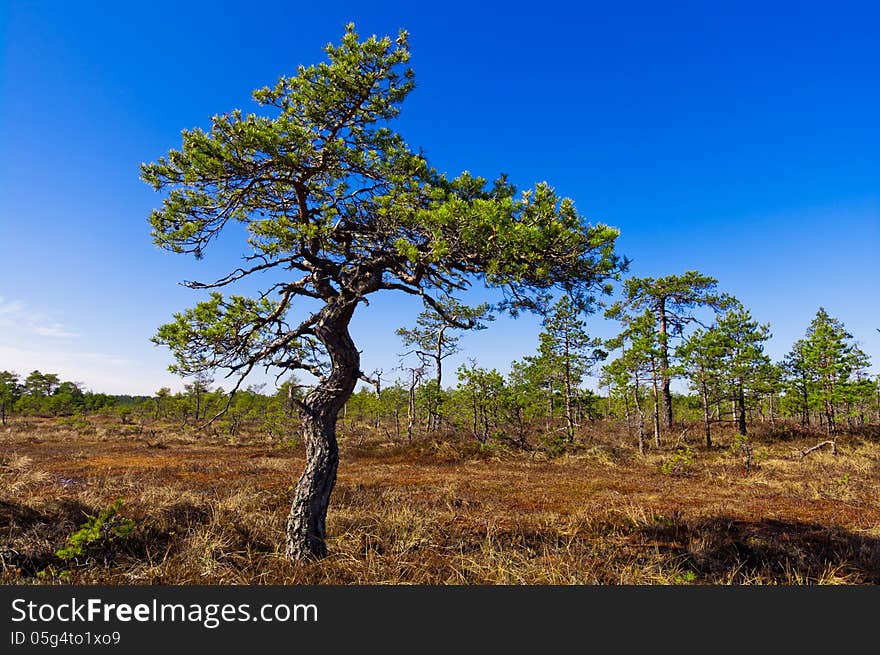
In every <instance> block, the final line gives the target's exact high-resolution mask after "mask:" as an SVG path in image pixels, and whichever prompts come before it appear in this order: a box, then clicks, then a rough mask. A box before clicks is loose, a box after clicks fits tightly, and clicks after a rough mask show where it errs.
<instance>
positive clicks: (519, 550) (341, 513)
mask: <svg viewBox="0 0 880 655" xmlns="http://www.w3.org/2000/svg"><path fill="white" fill-rule="evenodd" d="M130 432H131V431H127V432H126V433H125V434H122V433H120V432H119V431H118V429H117V426H112V425H100V424H96V425H94V426H93V429H90V430H83V429H79V430H72V429H68V428H66V427H63V426H58V425H57V424H56V423H54V422H52V421H38V420H34V419H30V420H29V421H27V422H24V421H13V422H12V423H11V424H10V425H9V426H7V427H6V428H5V429H4V430H3V431H2V432H0V443H2V451H0V453H2V454H0V567H2V568H0V581H2V582H3V583H6V584H31V583H39V584H46V583H56V582H65V583H67V582H71V583H96V584H627V585H649V584H650V585H656V584H712V585H722V584H724V585H727V584H733V585H745V584H783V585H806V584H878V583H880V499H878V478H880V475H878V474H880V443H878V439H877V435H876V434H875V435H871V434H862V435H849V436H844V437H841V439H840V444H839V447H840V454H839V455H838V456H836V457H835V456H833V455H831V454H829V453H827V452H815V453H813V454H811V455H810V456H808V457H806V458H802V457H801V456H800V449H803V448H805V447H806V446H808V445H811V444H812V443H815V442H816V441H815V437H814V436H810V435H791V434H783V435H781V438H780V435H779V434H776V435H770V434H767V435H765V436H764V437H762V438H757V442H756V444H755V451H754V452H755V454H756V457H755V459H756V461H757V467H756V468H752V469H751V470H750V471H746V470H745V469H744V467H743V464H742V458H741V457H740V455H739V454H738V453H735V452H732V451H731V450H729V449H726V448H724V447H723V445H722V447H720V448H717V449H714V450H712V451H706V450H705V449H703V448H701V447H700V446H699V445H698V444H695V443H691V444H689V445H690V448H691V458H690V460H691V461H690V462H688V463H687V465H685V466H684V467H679V468H678V469H676V470H675V474H664V473H663V472H662V468H663V464H664V463H666V462H668V461H669V459H670V458H671V457H672V456H673V455H674V452H673V448H672V446H673V445H675V444H670V447H669V448H668V449H661V450H659V451H656V450H655V451H649V452H648V454H646V455H644V456H640V455H638V453H637V452H636V451H635V450H634V449H633V448H632V446H631V445H629V444H628V441H627V440H626V439H624V438H623V437H622V436H621V435H619V434H615V433H613V431H609V432H605V433H603V431H602V428H601V426H591V429H590V437H589V439H587V440H586V443H584V444H583V445H582V446H581V447H580V448H578V449H575V450H574V451H573V452H571V453H569V454H567V455H564V456H561V457H558V458H554V459H550V458H548V457H546V456H545V455H543V454H542V453H537V452H531V453H523V452H514V451H510V450H506V449H504V448H496V449H492V450H490V451H480V450H479V449H478V448H476V447H475V446H474V445H473V444H469V443H466V442H463V443H450V442H448V441H443V442H440V441H433V440H428V439H425V440H421V441H418V442H417V443H415V444H412V445H401V444H392V443H386V442H384V441H382V439H384V438H385V437H384V435H383V436H378V435H377V436H373V437H369V436H368V437H364V435H363V434H359V436H358V437H357V438H356V439H355V438H348V439H346V438H343V440H342V442H341V451H342V463H341V466H340V471H339V480H338V483H337V487H336V490H335V492H334V496H333V502H332V504H331V508H330V516H329V519H328V532H329V535H330V539H329V544H328V545H329V549H330V555H329V556H328V557H327V558H326V559H324V560H321V561H318V562H313V563H309V564H307V565H304V566H294V565H291V564H290V563H289V562H287V561H286V560H285V559H284V557H283V550H282V546H283V529H284V521H285V518H286V513H287V509H288V506H289V502H290V498H291V492H292V486H293V484H294V483H295V481H296V477H297V476H298V473H299V470H300V468H301V466H302V459H303V451H302V448H301V447H298V448H289V447H279V446H277V445H276V444H273V443H269V442H266V441H262V440H252V441H249V440H247V439H242V438H239V439H237V440H236V442H235V443H234V444H230V443H226V442H224V441H222V440H219V439H213V440H209V439H207V438H198V437H197V436H194V435H192V434H177V433H174V432H173V431H167V430H166V431H163V430H161V429H159V428H154V429H150V430H146V431H143V432H141V433H130ZM727 441H729V435H727V436H726V437H725V435H721V436H720V437H719V442H720V443H722V444H724V443H726V442H727ZM678 445H681V444H678ZM117 498H122V499H123V500H124V506H123V509H122V515H123V516H125V517H127V518H131V519H133V520H134V522H135V528H134V531H133V532H132V533H131V534H130V535H129V536H127V537H125V538H120V539H116V540H114V541H112V542H108V543H105V544H103V545H102V551H101V557H83V558H80V559H79V560H77V561H76V562H75V563H72V564H71V563H65V562H63V561H61V560H60V559H59V558H58V557H57V556H56V555H55V551H56V550H57V549H58V548H60V547H62V546H63V545H64V544H65V542H66V539H67V537H68V536H69V535H70V534H71V533H72V532H74V531H75V530H76V529H77V527H78V526H79V525H81V524H82V522H83V521H84V520H85V518H86V516H87V515H95V514H97V513H98V512H99V511H100V510H101V509H103V508H105V507H107V506H109V505H110V504H111V503H112V502H113V501H114V500H115V499H117Z"/></svg>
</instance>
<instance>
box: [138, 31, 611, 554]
mask: <svg viewBox="0 0 880 655" xmlns="http://www.w3.org/2000/svg"><path fill="white" fill-rule="evenodd" d="M326 54H327V61H325V62H322V63H319V64H316V65H313V66H308V67H306V66H300V67H299V68H298V70H297V74H296V75H295V76H292V77H281V78H280V79H279V80H278V82H277V83H276V84H275V85H274V86H272V87H265V88H262V89H258V90H257V91H255V92H254V94H253V97H254V99H255V100H256V102H257V103H258V104H259V105H260V107H261V108H262V109H263V112H262V113H260V114H255V113H251V114H245V113H244V112H242V111H241V110H233V111H230V112H228V113H225V114H221V115H217V116H214V117H213V118H212V121H211V127H210V129H208V130H202V129H191V130H185V131H184V132H183V144H182V146H181V148H180V149H178V150H171V151H170V152H169V153H168V154H167V156H164V157H160V158H159V159H158V160H157V161H156V162H154V163H150V164H144V165H143V166H142V167H141V172H142V177H143V179H144V180H145V181H146V182H148V183H149V184H151V185H152V186H153V187H154V188H155V189H156V190H157V191H161V192H163V193H164V197H163V201H162V206H161V207H160V208H158V209H156V210H155V211H153V212H152V214H151V216H150V223H151V225H152V235H153V239H154V241H155V243H156V244H157V245H158V246H160V247H161V248H164V249H167V250H170V251H172V252H177V253H191V254H193V255H194V256H195V257H196V258H200V257H202V256H203V254H204V251H205V249H206V248H207V247H208V246H209V245H210V244H211V243H212V242H213V241H215V240H216V239H217V238H219V236H220V234H221V232H223V231H224V228H226V227H227V226H228V225H230V224H240V225H241V226H243V228H244V232H245V234H246V235H247V237H246V240H245V243H244V244H242V245H243V246H244V247H243V253H242V256H243V258H244V264H243V265H241V266H236V267H235V268H233V269H232V270H231V271H230V272H229V273H228V274H227V275H225V276H224V277H222V278H220V279H217V280H214V281H208V282H188V283H187V285H188V286H190V287H192V288H194V289H209V290H211V295H210V297H209V298H208V299H207V300H204V301H202V302H199V303H198V304H196V306H195V307H193V308H192V309H188V310H185V311H183V312H180V313H178V314H176V315H175V317H174V321H173V322H171V323H168V324H166V325H163V326H162V327H160V328H159V330H158V333H157V335H156V337H155V341H156V343H159V344H164V345H166V346H168V347H169V348H170V349H171V351H172V352H173V354H174V356H175V359H176V363H175V365H174V369H175V370H176V371H177V372H179V373H181V374H184V375H195V374H199V373H204V372H213V371H215V370H218V369H219V370H225V371H226V374H227V376H233V377H235V378H236V383H235V386H234V389H237V388H238V386H239V385H240V384H241V383H242V381H243V380H244V379H245V378H246V376H247V375H248V374H249V373H250V372H251V371H252V370H253V369H254V367H256V366H258V365H261V366H265V367H267V368H269V369H271V368H275V369H280V371H281V374H284V372H286V371H293V370H305V371H308V372H309V373H311V374H313V375H314V376H315V377H316V378H317V380H318V384H317V386H316V387H315V388H314V389H313V390H312V391H311V392H310V393H309V394H308V395H307V396H306V397H305V398H304V399H302V400H301V401H300V407H301V409H302V411H303V412H304V414H305V415H306V416H307V417H308V418H309V420H308V421H307V422H306V427H305V428H304V432H305V440H306V443H307V468H306V471H305V472H304V474H303V477H302V478H301V479H300V485H299V486H298V491H297V497H296V500H295V501H294V508H295V509H294V510H292V513H291V521H292V522H291V524H290V525H289V526H288V537H289V544H288V545H289V549H288V552H289V554H290V555H291V556H292V557H294V558H297V559H299V558H300V557H301V556H303V555H304V554H309V553H310V554H323V552H324V545H323V544H324V541H323V530H324V528H323V520H324V519H323V515H324V513H325V512H326V504H327V502H328V500H329V494H330V491H331V490H332V488H333V484H334V482H335V471H336V462H337V458H338V453H337V448H336V443H335V422H336V414H337V412H338V411H339V410H340V409H341V407H342V405H343V404H344V403H345V401H346V400H347V398H348V397H349V396H350V395H351V393H352V391H353V389H354V386H355V384H356V382H357V378H358V377H359V376H363V373H362V372H361V371H360V358H359V352H358V350H357V348H356V346H355V344H354V342H353V341H352V339H351V337H350V335H349V333H348V326H349V323H350V321H351V318H352V316H353V313H354V311H355V309H356V307H357V305H359V304H360V303H362V302H367V298H368V296H370V294H373V293H376V292H381V291H398V292H401V293H406V294H411V295H414V296H418V297H420V298H421V299H422V300H423V302H424V303H425V304H426V305H427V306H428V307H430V308H431V309H433V310H434V311H436V312H437V313H438V314H439V315H440V316H441V317H442V318H443V319H444V320H445V321H447V322H448V323H449V324H450V325H453V326H458V327H468V326H469V323H467V322H462V321H461V320H459V319H457V318H456V317H454V316H450V315H449V314H448V313H446V312H445V310H444V306H445V302H446V301H447V300H448V299H450V298H453V297H455V296H456V295H457V294H460V293H462V292H464V291H466V290H467V289H468V288H469V287H470V286H472V285H473V284H474V283H476V282H481V283H483V284H485V285H486V286H488V287H491V288H494V289H498V290H500V291H501V294H500V298H501V299H500V300H499V301H498V302H497V303H496V304H495V307H494V308H495V309H497V310H502V309H503V310H507V311H510V312H511V313H513V314H516V313H517V312H519V311H521V310H523V309H529V310H539V309H542V308H544V307H546V305H547V303H548V302H549V300H550V299H551V297H552V296H553V294H554V292H556V291H559V290H564V291H565V292H566V293H567V294H569V295H570V296H571V297H572V298H573V299H574V301H575V302H576V303H578V304H580V305H582V306H587V305H588V304H590V303H592V302H594V300H595V296H596V295H597V294H601V293H603V292H608V291H610V288H609V287H608V281H609V279H610V278H611V277H613V276H614V275H616V274H617V273H618V272H619V271H621V270H622V269H623V268H624V267H625V265H626V262H625V260H623V259H621V258H620V257H619V256H618V255H617V254H616V253H615V249H614V246H615V242H616V239H617V236H618V231H617V230H616V229H615V228H613V227H609V226H607V225H603V224H595V225H593V224H588V223H587V222H586V221H585V220H584V219H583V218H582V216H581V215H580V214H579V213H578V211H577V210H576V209H575V206H574V203H573V202H572V201H571V200H570V199H568V198H561V197H559V196H558V195H557V194H556V193H555V191H554V190H553V189H552V188H551V187H550V185H548V184H546V183H541V184H538V185H536V186H535V187H534V188H533V189H529V190H525V191H522V192H521V193H518V192H517V190H516V189H515V188H514V186H513V185H512V184H510V182H509V181H508V180H507V178H506V177H505V176H503V175H501V176H499V177H498V178H497V179H496V180H495V181H494V182H493V183H491V184H490V183H489V182H488V181H487V180H486V179H485V178H482V177H476V176H473V175H471V174H470V173H468V172H464V173H462V174H461V175H460V176H458V177H455V178H452V179H450V178H448V177H447V176H446V175H444V174H441V173H440V172H438V171H437V169H435V168H434V167H433V166H431V165H430V164H429V163H428V161H427V159H426V158H425V157H424V155H423V154H422V153H420V152H416V151H414V150H413V149H411V148H410V146H409V145H408V144H407V143H406V141H405V140H404V139H403V137H402V136H401V135H400V134H398V133H396V132H394V131H393V130H392V129H391V128H390V127H388V123H389V122H390V121H391V120H393V119H394V118H396V117H397V116H398V114H399V112H400V105H401V103H402V102H403V100H404V99H405V98H406V96H407V95H408V94H409V93H410V92H411V91H412V89H413V86H414V73H413V71H412V69H410V68H409V67H408V62H409V59H410V53H409V47H408V42H407V34H406V32H405V31H401V32H400V34H399V35H398V37H397V38H396V39H392V38H390V37H383V38H378V37H376V36H372V37H370V38H368V39H365V40H361V39H360V37H359V36H358V34H357V33H356V32H355V30H354V26H353V25H348V26H347V28H346V30H345V33H344V35H343V37H342V40H341V42H340V43H339V44H338V45H333V44H330V45H328V46H327V47H326ZM254 276H257V277H259V280H260V281H266V282H265V286H264V287H263V288H262V291H261V292H259V293H258V294H257V295H253V296H245V295H230V296H228V297H227V296H224V295H223V293H222V292H221V291H220V290H219V289H221V288H223V287H228V286H230V285H233V284H235V283H236V282H239V281H241V280H243V279H244V278H250V277H254ZM294 315H296V318H294V317H293V316H294ZM318 469H320V472H318V473H316V471H318ZM296 508H299V509H296ZM294 524H295V525H294ZM293 533H297V534H298V535H299V536H291V535H292V534H293Z"/></svg>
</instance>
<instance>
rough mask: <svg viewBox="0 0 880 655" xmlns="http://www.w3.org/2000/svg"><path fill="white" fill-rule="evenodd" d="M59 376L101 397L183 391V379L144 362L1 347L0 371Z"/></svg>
mask: <svg viewBox="0 0 880 655" xmlns="http://www.w3.org/2000/svg"><path fill="white" fill-rule="evenodd" d="M35 369H36V370H39V371H42V372H43V373H56V374H57V375H58V376H59V377H60V378H61V379H62V380H70V381H72V382H79V383H81V384H83V385H84V386H85V387H86V388H87V389H90V390H92V391H95V392H100V393H119V394H132V395H140V394H146V393H152V392H155V390H156V389H159V388H160V387H171V388H172V390H175V391H177V390H179V388H180V387H181V386H182V383H181V382H180V378H176V377H175V376H172V375H171V374H170V373H168V374H161V373H157V372H156V371H155V370H149V369H148V367H146V366H144V365H143V364H142V363H141V362H139V361H135V360H133V359H128V358H125V357H119V356H116V355H110V354H106V353H98V352H71V351H64V350H58V349H50V350H42V349H40V350H38V349H33V348H16V347H10V346H3V345H0V370H9V371H14V372H16V373H18V374H19V375H21V376H25V375H27V374H28V373H30V372H31V371H33V370H35Z"/></svg>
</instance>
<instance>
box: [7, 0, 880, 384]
mask: <svg viewBox="0 0 880 655" xmlns="http://www.w3.org/2000/svg"><path fill="white" fill-rule="evenodd" d="M417 5H418V3H411V2H407V3H399V4H393V3H350V4H348V5H346V3H307V4H303V3H293V2H260V3H254V4H251V5H247V4H244V5H243V4H241V3H223V2H210V3H184V2H175V3H171V2H152V3H148V4H142V3H109V2H107V3H57V2H16V1H15V0H13V1H12V2H9V3H4V5H3V7H2V8H0V45H2V50H0V369H11V370H15V371H18V372H19V373H27V372H28V371H30V370H32V369H34V368H39V369H40V370H43V371H52V372H57V373H59V374H61V376H62V377H63V378H65V379H72V380H76V381H80V382H82V383H83V384H84V385H85V386H86V387H88V388H90V389H93V390H96V391H106V392H115V393H152V392H154V391H155V390H156V389H158V388H159V387H160V386H171V387H172V388H175V389H179V388H180V387H181V382H180V381H179V380H178V379H177V378H175V376H173V375H171V374H170V373H168V372H167V371H166V367H167V365H168V363H170V356H169V354H168V352H167V351H165V350H163V349H161V348H157V347H156V346H154V345H153V344H151V343H150V341H149V338H150V336H151V335H152V334H154V332H155V330H156V327H157V326H158V325H160V324H161V323H164V322H166V321H167V320H168V319H169V318H170V317H171V315H172V313H173V312H175V311H179V310H181V309H184V308H185V307H188V306H190V305H191V304H192V303H193V302H194V301H195V300H196V297H195V295H194V294H193V292H192V291H189V290H187V289H185V288H182V287H181V286H180V285H179V284H178V283H179V282H180V281H181V280H184V279H207V278H211V277H216V276H218V275H222V274H223V273H225V272H226V269H227V268H228V267H229V266H230V265H232V266H233V267H234V266H235V265H237V263H238V262H237V261H236V260H235V257H236V254H235V252H234V251H233V250H231V249H230V250H223V249H221V250H219V251H218V252H216V253H210V252H209V253H208V256H207V257H206V258H205V260H203V261H201V262H195V261H194V260H192V259H191V258H186V257H184V256H179V255H171V254H168V253H165V252H162V251H159V250H158V249H156V248H155V246H153V244H152V242H151V239H150V236H149V226H148V223H147V216H148V214H149V212H150V210H151V209H152V208H153V207H155V206H157V205H158V204H159V202H160V197H159V196H158V194H155V193H154V192H153V191H152V190H151V189H150V188H149V187H147V185H146V184H144V183H143V182H141V181H140V180H139V178H138V175H139V172H138V165H139V163H141V162H145V161H153V160H155V159H156V158H157V157H159V156H160V155H162V154H164V153H165V152H167V150H168V149H169V148H172V147H176V146H178V145H179V143H180V130H181V129H183V128H191V127H196V126H206V125H207V124H208V119H209V117H210V116H211V115H213V114H217V113H222V112H225V111H228V110H230V109H232V108H235V107H241V108H244V109H246V110H253V108H254V107H253V105H252V103H251V99H250V92H251V91H252V90H253V89H254V88H258V87H262V86H264V85H266V84H271V83H273V82H274V81H275V80H276V79H277V78H278V76H279V75H282V74H292V73H293V72H294V71H295V69H296V66H297V65H298V64H311V63H315V62H317V61H319V60H320V59H322V58H323V50H322V48H323V46H324V45H325V44H326V43H327V42H329V41H337V40H338V38H339V36H340V35H341V33H342V30H343V26H344V25H345V23H347V22H349V21H353V22H355V24H356V26H357V29H358V31H359V32H360V33H361V35H369V34H373V33H377V34H389V33H390V34H396V32H397V30H398V29H399V28H401V27H403V28H406V29H407V30H408V31H409V32H410V34H411V39H410V44H411V49H412V52H413V59H412V65H413V68H414V69H415V72H416V81H417V88H416V89H415V91H413V93H412V94H411V95H410V97H409V98H408V99H407V101H406V103H405V104H404V108H403V113H402V115H401V117H400V119H399V120H398V121H397V125H396V128H397V129H398V131H400V132H401V133H402V134H403V135H404V136H405V138H406V139H407V141H408V142H409V143H410V144H411V145H412V146H414V147H421V148H423V149H424V151H425V152H426V154H427V155H428V157H429V159H430V160H431V161H432V163H433V164H434V165H435V166H436V167H437V168H439V169H440V170H442V171H446V172H448V173H449V174H453V175H454V174H457V173H459V172H460V171H462V170H469V171H471V172H472V173H474V174H477V175H483V176H485V177H489V178H493V177H494V176H496V175H497V174H498V173H500V172H506V173H508V174H509V175H510V177H511V180H512V181H513V182H514V183H515V184H517V185H518V186H520V187H523V188H525V187H529V186H532V185H533V184H534V183H536V182H539V181H545V180H546V181H548V182H549V183H550V184H551V185H552V186H554V187H555V188H556V190H557V191H558V192H559V193H560V194H562V195H566V196H569V197H571V198H573V199H574V201H575V203H576V205H577V207H578V209H579V210H580V212H581V213H582V214H583V215H584V216H585V217H586V218H587V219H588V220H590V221H594V222H600V221H601V222H604V223H608V224H611V225H615V226H617V227H619V228H620V230H621V233H622V234H621V237H620V240H619V249H620V251H621V252H622V253H623V254H626V255H627V256H629V257H630V258H632V260H633V264H632V267H631V273H632V274H633V275H638V276H661V275H668V274H673V273H681V272H683V271H685V270H688V269H699V270H700V271H702V272H704V273H707V274H709V275H713V276H715V277H716V278H718V280H719V283H720V284H719V286H720V288H721V289H723V290H725V291H728V292H730V293H733V294H735V295H736V296H737V297H739V298H740V299H741V300H742V301H743V302H744V303H745V304H746V305H747V306H748V307H749V308H750V309H751V310H752V313H753V315H754V316H755V318H757V319H759V320H761V321H762V322H769V323H770V324H771V329H772V332H773V335H774V336H773V339H772V340H771V341H770V342H769V344H768V346H767V351H768V353H769V354H770V355H771V356H772V357H774V358H777V359H778V358H781V357H782V355H784V353H785V352H786V351H787V350H788V348H789V347H790V345H791V343H792V342H793V341H794V340H795V339H797V338H799V337H801V336H802V335H803V333H804V330H805V329H806V327H807V325H808V323H809V321H810V319H811V318H812V316H813V315H814V314H815V312H816V310H817V308H818V307H819V306H820V305H821V306H824V307H825V308H826V309H827V310H828V311H829V313H831V314H832V315H833V316H835V317H837V318H839V319H840V320H842V321H843V322H844V324H845V325H846V326H847V328H848V329H849V330H850V332H851V333H853V335H854V336H855V337H856V338H857V339H858V340H859V341H860V342H861V344H862V347H863V348H864V349H865V350H866V351H867V352H868V353H869V354H870V355H871V356H872V357H873V359H874V360H875V365H874V371H878V370H880V368H878V364H880V361H878V360H880V334H878V333H877V331H876V328H878V327H880V309H878V306H880V303H878V300H880V293H878V286H877V266H878V264H877V260H878V252H880V164H878V153H880V128H878V123H880V84H878V73H877V71H878V70H880V42H878V40H877V38H876V26H877V24H878V20H880V9H877V8H876V5H873V6H872V3H847V2H835V3H822V5H821V6H819V5H818V4H817V5H813V4H811V3H792V4H786V3H767V2H760V3H758V2H755V3H748V2H743V3H712V2H695V3H606V2H603V3H598V2H597V3H591V2H584V3H553V2H544V3H541V4H540V5H534V4H531V3H530V4H523V5H517V4H514V3H510V2H505V3H474V2H470V3H454V2H453V3H449V2H447V3H434V4H432V5H431V6H430V7H423V6H417ZM728 5H729V6H728ZM418 311H419V306H418V304H417V303H415V302H413V301H412V299H409V298H399V297H394V296H387V297H382V298H377V299H376V301H375V302H373V303H372V304H371V306H370V307H367V308H362V310H361V311H360V314H359V315H358V316H356V318H355V322H354V324H353V326H352V334H353V335H354V337H355V339H356V341H357V342H358V344H359V346H360V347H361V348H362V349H363V355H362V359H363V362H362V363H363V368H364V369H365V370H370V369H372V368H375V367H381V368H384V369H385V370H386V371H390V370H391V369H393V367H394V366H395V365H396V364H397V358H396V353H397V352H399V351H400V350H401V346H400V342H399V340H398V339H397V337H395V336H394V334H393V332H394V328H395V327H397V326H399V325H405V324H409V323H411V322H412V320H413V319H414V317H415V315H416V314H417V313H418ZM589 325H590V327H591V330H592V332H593V333H594V334H596V335H598V336H603V337H604V336H610V335H611V334H613V332H614V327H615V326H614V325H613V324H612V323H609V322H607V321H605V320H604V319H602V318H601V317H599V316H595V317H593V318H591V319H590V322H589ZM539 328H540V325H539V320H538V319H537V318H534V317H525V318H520V319H518V320H517V321H512V320H498V321H496V322H495V323H494V324H492V326H491V327H490V329H488V330H485V331H482V332H479V333H474V334H470V335H467V336H466V337H465V339H464V342H463V343H464V345H465V347H466V349H467V352H466V353H465V354H463V355H462V356H461V357H459V358H458V359H457V360H456V361H455V362H452V363H451V365H450V366H448V367H447V370H451V369H452V368H454V366H455V365H456V364H457V363H459V362H461V361H464V358H465V357H475V358H476V359H477V360H478V361H479V362H480V363H481V364H482V365H484V366H488V367H497V368H498V369H499V370H501V371H506V370H507V367H508V365H509V363H510V361H511V360H512V359H515V358H519V357H522V356H523V355H526V354H530V353H531V352H532V351H533V350H534V348H535V347H536V345H537V333H538V331H539ZM260 381H262V380H261V379H260V378H255V379H254V382H260Z"/></svg>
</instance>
